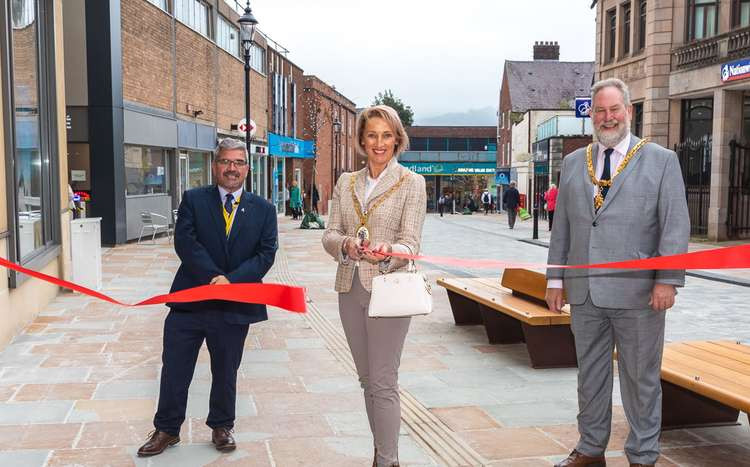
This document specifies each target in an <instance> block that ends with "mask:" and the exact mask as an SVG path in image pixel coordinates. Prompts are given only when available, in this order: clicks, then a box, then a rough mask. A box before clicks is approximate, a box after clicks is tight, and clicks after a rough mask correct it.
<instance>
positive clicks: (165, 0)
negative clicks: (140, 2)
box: [147, 0, 169, 12]
mask: <svg viewBox="0 0 750 467" xmlns="http://www.w3.org/2000/svg"><path fill="white" fill-rule="evenodd" d="M147 1H148V2H149V3H150V4H152V5H154V6H155V7H157V8H159V9H160V10H162V11H166V12H169V0H147Z"/></svg>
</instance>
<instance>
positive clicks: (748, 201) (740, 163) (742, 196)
mask: <svg viewBox="0 0 750 467" xmlns="http://www.w3.org/2000/svg"><path fill="white" fill-rule="evenodd" d="M729 150H730V152H729V209H728V212H727V236H728V237H729V238H731V239H740V238H750V146H744V145H741V144H739V143H738V142H737V141H734V140H732V141H731V142H730V143H729Z"/></svg>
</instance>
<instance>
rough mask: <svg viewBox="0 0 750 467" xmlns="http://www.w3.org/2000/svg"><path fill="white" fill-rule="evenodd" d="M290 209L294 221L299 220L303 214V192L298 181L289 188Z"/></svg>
mask: <svg viewBox="0 0 750 467" xmlns="http://www.w3.org/2000/svg"><path fill="white" fill-rule="evenodd" d="M289 209H290V210H291V211H292V219H298V218H299V217H300V215H301V214H302V192H301V191H300V189H299V187H298V186H297V180H292V186H291V188H289Z"/></svg>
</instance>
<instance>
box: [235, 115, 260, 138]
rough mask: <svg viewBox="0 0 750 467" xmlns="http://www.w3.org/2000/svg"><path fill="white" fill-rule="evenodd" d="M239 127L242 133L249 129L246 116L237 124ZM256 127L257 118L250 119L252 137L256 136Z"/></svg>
mask: <svg viewBox="0 0 750 467" xmlns="http://www.w3.org/2000/svg"><path fill="white" fill-rule="evenodd" d="M237 129H238V130H240V131H241V132H242V133H244V132H245V131H247V128H246V126H245V119H244V118H243V119H242V120H240V123H239V124H238V125H237ZM255 129H256V125H255V120H253V119H252V118H251V119H250V136H251V137H252V136H255Z"/></svg>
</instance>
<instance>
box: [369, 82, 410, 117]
mask: <svg viewBox="0 0 750 467" xmlns="http://www.w3.org/2000/svg"><path fill="white" fill-rule="evenodd" d="M372 105H387V106H388V107H392V108H393V110H395V111H396V113H398V116H399V118H400V119H401V123H403V124H404V126H411V125H412V124H413V123H414V111H413V110H411V107H410V106H408V105H404V103H403V102H401V99H399V98H398V97H396V96H394V95H393V91H391V90H390V89H386V90H385V92H379V93H378V95H377V96H376V97H375V100H374V101H372Z"/></svg>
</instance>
